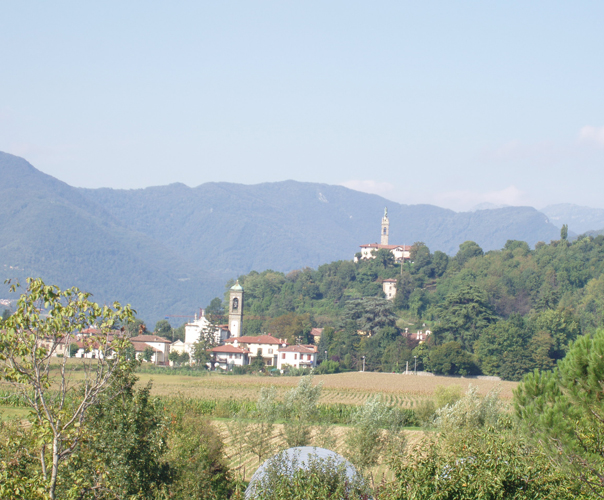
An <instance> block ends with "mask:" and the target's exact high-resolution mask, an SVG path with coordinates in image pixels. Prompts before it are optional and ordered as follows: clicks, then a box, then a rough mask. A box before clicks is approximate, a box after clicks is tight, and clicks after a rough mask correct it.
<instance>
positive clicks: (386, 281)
mask: <svg viewBox="0 0 604 500" xmlns="http://www.w3.org/2000/svg"><path fill="white" fill-rule="evenodd" d="M382 283H396V280H395V279H394V278H388V279H385V280H382Z"/></svg>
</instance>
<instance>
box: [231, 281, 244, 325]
mask: <svg viewBox="0 0 604 500" xmlns="http://www.w3.org/2000/svg"><path fill="white" fill-rule="evenodd" d="M242 327H243V288H242V286H241V285H240V284H239V280H237V283H235V284H234V285H233V286H232V287H231V296H230V299H229V330H230V331H231V337H241V330H242Z"/></svg>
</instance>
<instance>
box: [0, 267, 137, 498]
mask: <svg viewBox="0 0 604 500" xmlns="http://www.w3.org/2000/svg"><path fill="white" fill-rule="evenodd" d="M27 284H28V286H27V290H26V291H25V293H24V294H22V295H21V297H20V298H19V299H18V301H17V309H16V311H15V313H14V314H13V315H12V316H10V317H8V318H6V319H5V320H4V321H2V325H1V329H0V379H2V380H4V381H6V382H8V383H9V384H10V385H12V387H13V389H14V390H15V391H16V392H17V393H19V395H20V397H21V398H22V399H23V400H24V401H25V402H26V403H27V406H28V407H29V409H30V412H31V413H30V417H29V420H30V422H31V431H30V434H29V435H30V436H31V439H32V441H31V445H32V450H33V451H35V456H36V461H37V464H38V466H39V470H38V471H36V472H35V473H32V475H30V476H29V477H22V476H20V475H19V474H11V473H9V472H8V471H7V469H6V468H4V467H5V466H0V467H3V468H2V469H0V475H1V476H0V477H1V478H2V481H0V496H2V498H10V497H11V496H14V495H15V492H23V493H22V494H21V496H22V497H23V498H45V497H47V498H50V499H54V498H57V493H56V492H57V487H58V486H59V485H61V486H62V487H64V486H66V485H64V484H62V477H61V471H62V467H63V466H64V464H65V463H66V462H67V461H68V460H69V459H70V457H71V456H72V455H73V453H74V452H76V450H77V449H78V447H79V446H80V444H81V443H82V441H83V440H85V439H87V438H88V437H89V436H88V434H87V433H88V428H87V427H86V426H85V425H84V424H85V421H86V416H87V414H88V412H89V410H90V409H91V408H92V407H94V406H95V405H97V404H98V403H99V400H100V398H101V397H102V395H103V394H104V393H105V392H107V391H108V390H109V388H110V387H111V384H112V382H113V381H114V380H115V379H116V376H117V375H124V374H126V373H129V372H131V371H132V370H133V369H134V365H135V364H134V363H133V362H132V361H129V360H128V359H127V356H126V355H125V352H126V350H127V349H128V347H130V346H131V344H130V342H129V340H128V339H127V338H125V336H124V335H120V334H119V333H118V332H116V331H115V330H113V328H114V327H115V326H116V325H118V324H120V325H124V324H128V323H129V322H130V321H132V320H133V318H134V316H133V311H132V310H131V308H130V306H125V307H122V306H121V305H120V304H119V303H117V302H116V303H114V304H113V308H111V307H108V306H104V307H101V306H99V305H98V304H96V303H94V302H91V301H90V300H89V298H90V294H88V293H85V292H81V291H80V290H79V289H77V288H69V289H67V290H60V289H59V288H58V287H56V286H51V285H46V284H45V283H44V282H43V281H42V280H41V279H33V278H28V279H27ZM11 290H12V291H15V290H16V286H12V287H11ZM93 325H94V327H95V328H96V329H97V331H98V332H99V333H97V334H95V335H92V336H90V337H87V338H86V339H85V340H84V342H85V344H86V348H87V349H95V350H96V351H97V352H98V356H97V357H96V359H84V360H82V363H81V364H80V365H79V366H78V368H80V369H81V372H80V373H78V376H77V377H75V376H72V374H71V370H72V368H73V365H71V364H68V363H67V359H68V358H67V357H63V358H58V357H54V356H53V354H55V353H56V351H57V348H59V346H69V345H70V344H71V343H72V341H73V340H74V335H75V334H76V333H78V332H79V331H81V330H83V329H85V328H89V327H91V326H93ZM116 333H118V334H116ZM57 361H58V366H56V367H54V366H51V362H54V363H57ZM126 378H127V377H118V378H117V379H118V380H120V379H126ZM119 391H120V389H119V388H117V392H118V393H119ZM5 461H6V459H5V458H3V462H5ZM73 487H74V488H75V489H77V485H74V486H73Z"/></svg>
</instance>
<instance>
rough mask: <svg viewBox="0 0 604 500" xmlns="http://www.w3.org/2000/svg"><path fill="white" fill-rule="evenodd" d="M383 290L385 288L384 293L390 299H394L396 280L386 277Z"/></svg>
mask: <svg viewBox="0 0 604 500" xmlns="http://www.w3.org/2000/svg"><path fill="white" fill-rule="evenodd" d="M382 290H384V295H385V296H386V298H387V299H388V300H393V299H394V297H395V296H396V280H395V279H386V280H384V281H382Z"/></svg>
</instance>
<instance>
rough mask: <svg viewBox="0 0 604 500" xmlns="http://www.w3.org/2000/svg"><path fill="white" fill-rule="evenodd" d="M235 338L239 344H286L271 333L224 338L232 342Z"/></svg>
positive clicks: (229, 342) (227, 341)
mask: <svg viewBox="0 0 604 500" xmlns="http://www.w3.org/2000/svg"><path fill="white" fill-rule="evenodd" d="M235 340H236V341H237V342H239V343H240V344H279V345H280V344H287V342H286V341H285V340H284V339H278V338H276V337H273V336H272V335H258V336H257V337H250V336H248V335H244V336H243V337H231V338H229V339H227V340H225V342H226V343H228V344H232V343H233V342H235Z"/></svg>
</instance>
